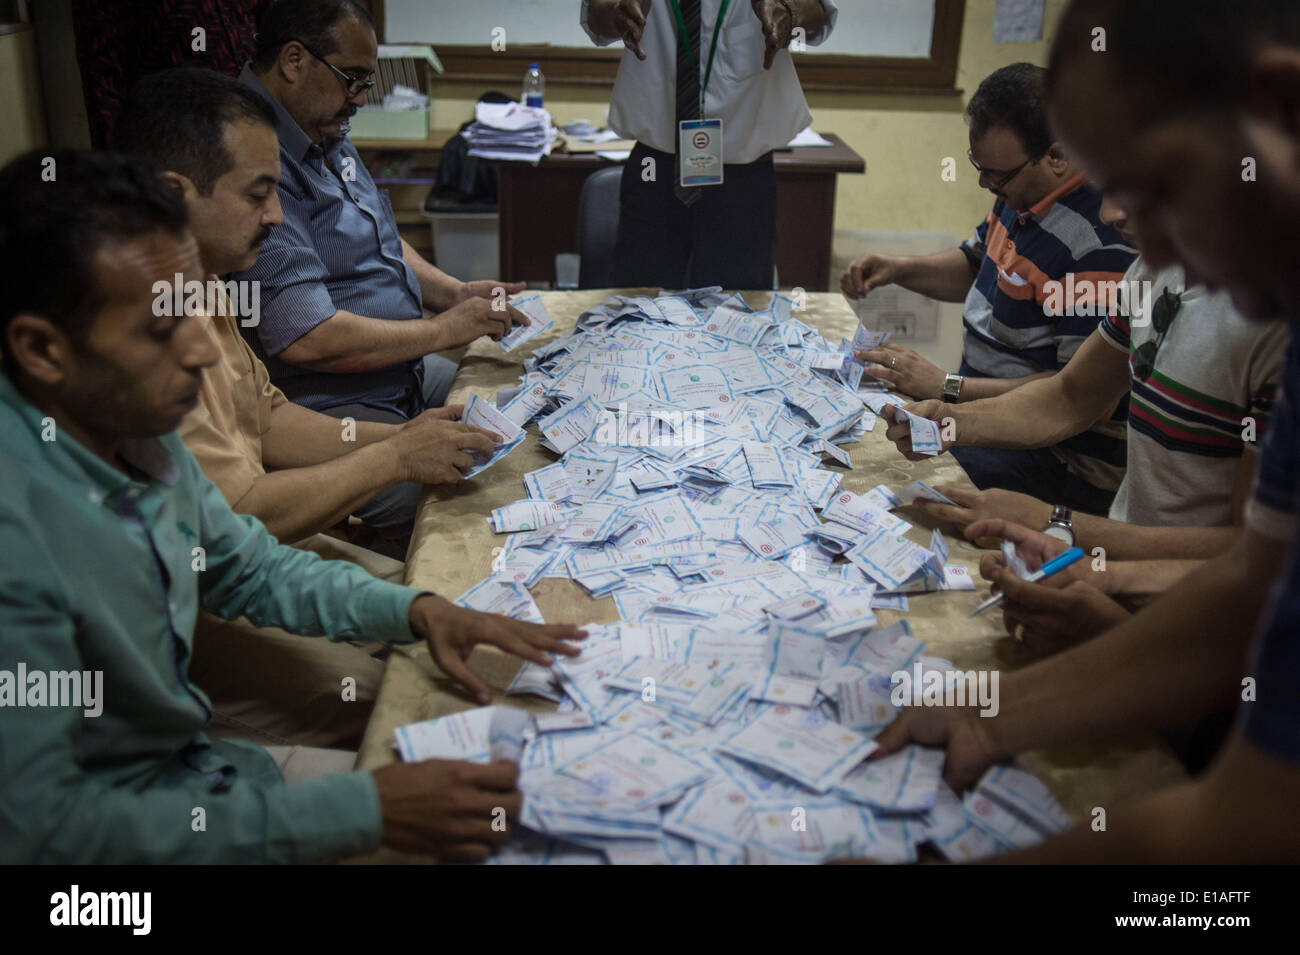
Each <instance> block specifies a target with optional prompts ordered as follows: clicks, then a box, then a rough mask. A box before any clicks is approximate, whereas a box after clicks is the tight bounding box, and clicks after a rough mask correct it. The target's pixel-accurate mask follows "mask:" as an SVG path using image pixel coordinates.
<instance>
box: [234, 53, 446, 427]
mask: <svg viewBox="0 0 1300 955" xmlns="http://www.w3.org/2000/svg"><path fill="white" fill-rule="evenodd" d="M239 79H240V81H241V82H243V83H244V84H245V85H246V86H248V87H249V88H250V89H252V90H253V91H254V92H256V93H257V94H258V95H259V96H261V97H262V98H263V99H265V100H266V101H267V102H268V103H270V104H271V108H272V109H274V110H275V117H276V134H277V135H278V136H279V139H280V170H281V172H280V186H279V191H280V205H281V206H282V207H283V209H284V222H283V223H281V224H280V225H278V226H276V227H275V228H274V229H272V230H271V234H270V236H269V237H268V238H267V240H266V242H265V244H264V245H263V246H262V250H261V252H260V253H259V254H258V256H257V262H255V263H254V264H253V267H252V268H251V269H249V270H247V271H246V272H240V273H236V274H235V275H233V276H232V278H236V279H246V280H255V281H258V282H261V311H262V314H261V322H260V323H259V324H258V325H257V327H256V329H245V330H244V335H245V337H247V338H248V339H249V344H250V345H252V346H253V350H254V351H255V352H256V353H257V355H258V357H259V358H261V359H262V361H264V362H265V363H266V367H267V370H268V371H270V373H271V381H272V382H274V383H275V385H276V386H277V387H278V388H280V390H281V391H283V392H284V393H285V395H286V396H288V398H289V399H290V400H291V401H293V402H295V403H296V404H300V405H305V406H306V407H308V408H311V409H313V410H315V411H328V410H329V409H330V408H337V407H339V406H341V405H350V404H364V405H369V406H371V407H373V408H380V409H383V410H388V411H395V412H397V413H399V414H401V415H403V416H404V417H406V416H411V417H413V416H414V415H416V414H418V413H419V412H421V411H423V410H424V408H423V397H422V393H421V389H420V374H421V368H422V366H421V364H420V362H418V361H404V362H399V363H397V364H395V365H390V366H389V367H387V368H379V369H376V370H374V371H367V372H357V373H354V374H342V373H332V372H324V371H313V370H312V369H310V368H303V367H301V366H300V365H291V364H289V363H288V362H284V361H281V360H280V359H279V357H278V356H279V354H280V352H282V351H284V349H286V348H288V347H289V346H290V345H292V344H293V343H294V342H296V341H297V340H298V339H299V338H302V336H303V335H306V334H307V333H308V332H309V331H311V330H312V329H313V328H315V327H316V326H317V325H320V324H321V323H322V322H325V321H327V320H328V319H329V318H331V317H332V316H333V315H334V313H335V312H336V311H339V310H340V309H342V310H344V311H348V312H352V313H354V314H357V315H365V316H367V317H368V318H383V319H388V320H391V321H416V320H421V319H423V317H424V309H423V301H422V299H421V296H420V285H419V283H418V282H417V281H416V278H415V273H414V272H412V271H411V268H410V266H408V265H407V264H406V262H405V261H404V260H403V258H402V238H401V235H400V234H399V233H398V231H397V221H396V219H395V218H394V217H393V208H392V205H391V204H390V203H389V201H388V195H387V193H385V192H382V191H380V189H379V188H378V187H377V186H376V185H375V181H374V180H373V179H371V178H370V173H369V172H368V171H367V169H366V166H365V163H363V162H362V161H361V156H360V154H359V153H358V152H357V150H356V147H355V146H353V145H352V143H351V142H349V141H348V139H347V137H346V135H340V136H338V137H335V138H331V139H329V140H327V141H326V142H325V143H324V148H323V149H322V148H321V146H317V145H314V144H313V143H312V142H311V140H310V139H308V137H307V134H306V133H304V132H303V131H302V127H300V126H299V125H298V123H297V122H296V121H295V120H294V118H293V117H292V116H290V115H289V113H288V111H287V110H285V108H284V107H283V106H281V105H280V103H279V101H277V100H276V98H275V97H274V96H272V95H271V93H270V91H269V90H267V88H266V87H265V86H263V85H262V83H261V81H260V80H258V78H257V76H256V75H255V74H254V73H253V71H252V69H251V68H249V67H245V68H244V72H243V73H242V74H241V75H240V77H239ZM344 130H345V131H346V127H344ZM327 162H328V165H326V163H327ZM330 167H333V170H334V171H331V168H330ZM336 173H337V174H336Z"/></svg>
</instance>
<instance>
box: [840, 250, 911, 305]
mask: <svg viewBox="0 0 1300 955" xmlns="http://www.w3.org/2000/svg"><path fill="white" fill-rule="evenodd" d="M896 281H898V260H897V259H891V258H887V257H886V256H883V255H875V254H873V253H871V252H868V253H867V254H865V255H860V256H858V257H857V258H856V259H854V260H853V262H852V263H851V264H850V265H849V268H848V271H847V272H845V273H844V275H843V276H841V278H840V290H841V291H842V292H843V293H844V294H845V296H846V297H848V298H851V299H859V298H862V297H863V296H864V295H866V294H867V293H868V292H870V291H871V290H872V289H873V288H879V287H880V286H882V285H892V284H893V283H894V282H896Z"/></svg>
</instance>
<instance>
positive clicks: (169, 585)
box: [0, 150, 581, 864]
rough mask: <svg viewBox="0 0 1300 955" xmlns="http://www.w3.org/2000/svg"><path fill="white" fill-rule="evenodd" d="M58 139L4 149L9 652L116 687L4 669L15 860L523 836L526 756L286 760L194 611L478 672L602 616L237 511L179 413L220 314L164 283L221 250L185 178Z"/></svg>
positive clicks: (433, 845)
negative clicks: (361, 555)
mask: <svg viewBox="0 0 1300 955" xmlns="http://www.w3.org/2000/svg"><path fill="white" fill-rule="evenodd" d="M45 152H46V151H44V150H41V151H38V152H32V153H27V154H25V155H23V156H20V157H18V158H17V159H15V160H13V161H12V162H11V163H9V164H8V165H7V166H5V167H4V169H3V170H0V205H2V206H3V207H4V208H5V210H6V215H5V217H4V218H3V219H0V336H2V337H3V343H4V347H3V361H4V374H3V375H0V438H2V440H0V487H3V488H4V489H5V493H4V494H3V495H2V496H0V672H3V673H5V674H6V675H8V674H13V673H16V672H19V671H20V670H21V669H24V668H25V669H26V671H27V672H28V673H29V674H31V673H55V674H72V673H85V672H87V671H89V672H91V673H94V672H99V673H100V674H102V689H103V694H102V708H101V709H100V711H99V712H93V711H92V712H86V711H85V710H84V709H83V708H82V707H81V706H68V705H61V704H56V705H49V704H51V703H55V701H53V700H48V699H46V700H39V701H38V700H33V699H31V698H30V697H29V698H28V699H27V701H26V702H25V703H15V700H14V699H13V694H12V689H13V686H12V680H5V681H3V683H0V705H2V706H3V707H4V709H3V714H4V715H3V718H2V719H0V779H3V780H4V784H3V786H0V861H3V862H9V863H13V862H57V863H65V864H66V863H71V862H78V863H82V864H86V863H97V862H114V863H162V862H186V863H198V862H219V863H250V862H310V861H325V860H329V859H333V858H338V857H340V856H345V855H352V854H356V853H361V852H367V851H371V850H373V849H375V848H377V847H378V846H379V845H380V844H381V843H384V844H387V845H391V846H395V847H399V848H405V849H410V850H414V851H423V852H433V853H436V854H438V855H440V856H441V857H442V858H446V859H482V858H485V857H486V856H487V854H488V851H489V847H490V845H491V844H493V843H495V842H498V841H500V840H502V839H504V838H506V837H507V835H506V833H505V832H504V831H498V829H499V828H500V827H494V826H493V824H492V823H493V816H494V810H495V809H497V808H498V807H499V808H501V809H503V810H504V813H505V815H506V816H507V817H509V816H513V815H515V814H517V812H518V811H519V808H520V805H521V799H522V797H521V795H520V793H519V792H518V790H517V788H516V786H515V783H516V779H517V772H518V771H517V768H516V767H514V766H512V765H510V764H508V763H497V764H493V765H472V764H467V763H461V762H448V761H439V760H430V761H426V762H420V763H404V764H401V765H396V766H389V767H385V768H383V769H381V770H377V771H375V772H373V773H369V772H353V771H343V767H339V769H338V770H337V771H335V772H332V773H327V774H324V775H315V774H314V773H313V774H310V775H312V776H313V778H309V779H308V778H300V779H297V780H295V781H292V782H288V781H286V778H285V775H282V773H281V770H280V769H279V768H278V766H277V763H276V762H275V761H274V760H273V759H272V757H271V755H270V754H269V753H268V752H267V750H266V749H265V748H263V747H260V746H256V745H252V744H249V743H243V742H239V741H235V740H213V739H211V738H210V737H208V736H207V734H206V733H205V732H204V730H205V728H206V726H207V724H208V721H209V718H210V715H211V708H210V705H209V701H208V698H207V697H206V695H205V694H204V693H203V691H202V690H200V689H199V688H198V687H196V686H195V685H194V683H193V682H192V680H191V679H190V675H189V664H190V656H191V648H192V640H191V635H192V632H193V626H194V620H195V616H196V614H197V612H198V610H199V609H200V608H203V609H206V610H208V611H209V612H211V613H214V614H216V615H218V616H220V617H222V618H224V619H234V618H236V617H239V616H241V615H246V616H247V617H248V618H249V619H251V620H252V621H253V622H254V623H257V624H259V625H262V626H272V625H275V626H282V627H284V628H286V629H288V630H292V631H294V632H297V633H303V634H314V635H317V636H320V637H329V638H331V639H349V638H352V637H355V636H365V637H368V638H370V639H379V640H383V641H386V642H392V643H404V644H409V643H413V642H414V641H416V640H425V641H426V642H427V643H428V645H429V649H430V652H431V653H432V654H433V656H434V658H435V659H436V660H438V661H439V665H440V666H441V667H442V668H443V669H444V670H445V671H446V672H447V673H448V674H450V675H452V676H453V677H455V678H457V679H459V680H461V681H466V680H468V681H469V685H470V686H471V687H472V688H473V687H474V681H475V680H476V678H474V677H472V676H471V675H470V674H469V671H468V670H467V669H466V667H465V660H466V659H467V658H468V656H469V654H470V652H472V649H473V647H474V646H475V645H476V644H480V643H491V644H493V645H495V646H497V647H500V648H501V649H504V650H506V651H508V652H512V653H517V654H519V655H521V656H523V657H525V658H527V659H529V660H533V661H535V662H538V663H540V664H542V665H546V664H547V663H549V662H550V658H549V656H548V654H549V653H563V654H566V655H569V656H573V655H576V653H577V647H575V646H573V645H572V644H570V643H568V642H567V641H569V640H571V639H576V638H578V637H580V635H581V632H580V631H578V630H576V629H575V628H573V627H561V626H550V627H544V626H537V625H533V624H526V623H522V622H520V621H516V620H511V619H509V618H505V617H500V616H495V615H492V614H473V615H470V614H469V613H468V612H467V611H464V610H463V609H461V608H459V607H455V606H453V605H452V604H451V603H450V602H448V601H447V600H445V599H444V598H441V597H437V596H435V595H433V594H428V593H421V592H419V591H417V590H414V589H411V588H407V587H401V586H398V585H396V584H392V583H389V582H387V581H383V580H377V579H376V578H374V577H372V576H370V575H369V574H367V573H366V572H365V571H363V570H362V569H361V568H359V567H355V566H353V565H351V564H348V563H346V562H343V561H333V562H328V561H322V560H321V559H320V558H319V557H317V556H316V555H315V554H311V553H307V552H305V551H302V550H297V549H295V548H292V547H285V546H282V545H280V544H278V543H277V542H276V541H275V539H274V538H272V537H271V536H270V535H269V534H267V533H266V530H265V528H263V527H262V525H261V524H260V523H259V522H258V521H257V520H256V519H254V518H251V517H248V516H246V515H240V514H236V513H234V512H233V511H232V510H231V509H230V506H229V505H228V504H227V503H226V501H225V499H224V498H223V497H222V496H221V493H220V491H218V490H217V488H216V487H215V486H213V484H212V483H211V482H210V481H208V480H207V478H205V477H204V476H203V474H202V472H201V471H200V470H199V467H198V464H197V462H196V461H195V460H194V457H193V455H191V454H190V453H189V452H188V451H187V450H186V448H185V446H184V444H182V443H181V441H180V438H179V437H178V436H177V435H176V434H175V429H176V426H177V425H178V424H179V423H180V421H181V419H182V418H183V417H184V416H185V415H186V414H188V413H189V412H191V411H192V410H193V409H194V408H195V406H196V405H197V403H198V400H199V387H200V382H201V379H202V376H203V373H204V371H205V370H206V369H208V368H210V367H212V366H213V364H214V363H215V362H216V361H217V358H218V350H217V346H216V345H215V344H214V343H213V341H212V337H211V336H210V335H209V333H208V329H207V325H208V321H207V318H206V316H204V315H202V314H181V315H168V314H165V313H164V314H160V313H159V310H158V309H157V308H156V307H155V301H156V298H157V293H156V292H155V291H154V289H155V286H156V284H157V283H158V282H160V281H164V282H167V281H171V280H172V279H173V277H174V276H175V275H176V274H177V273H180V274H182V275H183V276H184V277H185V278H186V280H187V281H188V280H195V281H198V280H201V279H202V277H203V275H204V272H203V265H202V263H201V262H200V260H199V249H198V244H197V243H196V242H195V240H194V237H193V235H192V234H191V233H190V231H189V229H188V227H187V224H186V210H185V204H184V202H183V201H182V200H181V198H180V196H179V195H177V193H176V192H175V190H174V189H172V188H170V187H168V186H167V185H166V184H165V183H164V181H163V180H162V179H161V177H159V176H158V174H157V173H156V171H155V170H153V169H152V168H150V167H149V166H148V165H146V164H144V163H141V162H140V161H139V160H135V159H130V158H126V157H123V156H120V155H117V154H111V153H88V152H74V151H54V152H50V153H48V154H45ZM51 173H52V175H51ZM304 639H305V638H304ZM479 687H481V684H479ZM480 699H482V697H480ZM285 773H286V774H287V775H289V776H295V777H296V776H298V775H299V773H298V771H297V769H296V768H295V766H294V763H293V761H292V760H290V761H289V762H288V763H287V764H286V769H285ZM303 775H304V776H305V775H308V774H303ZM196 809H202V810H203V819H204V821H205V825H204V826H202V827H200V826H198V825H196V823H197V821H198V818H199V815H198V814H197V813H196V812H195V810H196ZM498 815H499V814H498Z"/></svg>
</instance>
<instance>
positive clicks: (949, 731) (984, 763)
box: [867, 704, 1014, 793]
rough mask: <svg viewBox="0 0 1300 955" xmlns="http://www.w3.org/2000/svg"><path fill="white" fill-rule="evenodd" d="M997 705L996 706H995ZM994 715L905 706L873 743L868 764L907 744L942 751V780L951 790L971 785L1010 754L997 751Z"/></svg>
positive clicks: (973, 709)
mask: <svg viewBox="0 0 1300 955" xmlns="http://www.w3.org/2000/svg"><path fill="white" fill-rule="evenodd" d="M999 705H1000V704H999ZM997 720H998V717H996V716H980V711H979V708H978V707H975V706H909V707H905V708H904V709H903V712H902V714H901V715H899V717H898V718H897V719H896V720H894V722H892V723H890V724H889V725H888V726H886V727H885V728H884V729H883V730H881V732H880V735H879V736H877V737H876V743H877V745H878V746H879V747H880V748H879V749H877V750H876V751H875V752H873V753H872V754H871V755H870V756H868V757H867V759H868V761H870V760H873V759H879V758H880V757H882V756H888V755H889V754H890V753H896V752H898V751H899V750H900V749H902V748H903V747H904V746H907V745H908V744H910V743H919V744H921V745H922V746H942V747H944V748H945V750H946V753H945V758H944V763H943V778H944V781H945V782H947V784H948V785H949V786H951V787H952V788H953V789H954V790H955V791H957V792H959V793H960V792H962V791H964V790H966V789H969V788H970V787H972V786H974V785H975V783H977V782H979V779H980V777H981V776H983V775H984V772H985V770H987V769H988V768H989V767H990V766H992V765H993V764H994V763H997V762H999V761H1001V760H1003V759H1006V758H1008V757H1010V756H1012V755H1014V754H1012V753H1003V752H1000V751H999V749H998V747H997V744H996V743H995V741H994V737H993V733H992V726H991V725H990V724H992V723H995V722H997Z"/></svg>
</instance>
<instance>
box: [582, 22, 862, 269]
mask: <svg viewBox="0 0 1300 955" xmlns="http://www.w3.org/2000/svg"><path fill="white" fill-rule="evenodd" d="M837 15H838V12H837V10H836V8H835V4H834V3H833V2H831V0H582V26H583V29H584V30H586V31H587V35H588V36H590V37H591V39H592V41H593V42H595V43H596V44H597V45H599V46H608V45H609V44H611V43H613V42H615V41H616V40H622V41H623V45H624V46H625V47H626V52H625V53H624V54H623V61H622V63H620V64H619V68H618V77H617V78H616V79H615V81H614V95H613V98H612V102H611V104H610V111H609V124H610V126H611V127H612V128H613V129H614V130H615V131H616V132H618V133H619V135H621V136H623V137H625V138H627V139H635V140H636V141H637V145H636V148H635V149H633V150H632V155H631V156H630V157H629V158H628V160H627V163H626V165H625V166H624V167H623V182H622V185H621V187H620V189H619V223H618V239H617V242H616V244H615V247H614V282H615V284H616V285H619V286H655V287H664V288H698V287H702V286H706V285H721V286H723V287H725V288H733V289H763V288H771V287H772V285H773V282H772V278H773V264H774V257H775V248H776V172H775V170H774V169H773V167H772V150H773V149H777V148H779V147H782V146H784V145H785V144H786V143H788V142H789V141H790V140H791V139H792V138H794V136H795V135H796V134H797V133H799V132H800V130H802V129H804V128H805V127H807V126H808V124H809V123H811V122H812V114H811V113H810V112H809V111H808V103H807V102H806V101H805V100H804V96H803V90H802V89H801V88H800V86H799V77H798V76H797V75H796V74H795V70H794V60H793V59H792V58H791V56H790V51H789V47H790V45H791V43H792V41H796V40H797V41H798V42H799V43H803V44H807V45H810V46H817V45H818V44H820V43H823V42H824V41H825V40H826V38H827V37H829V36H830V33H831V30H832V29H834V26H835V19H836V17H837Z"/></svg>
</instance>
